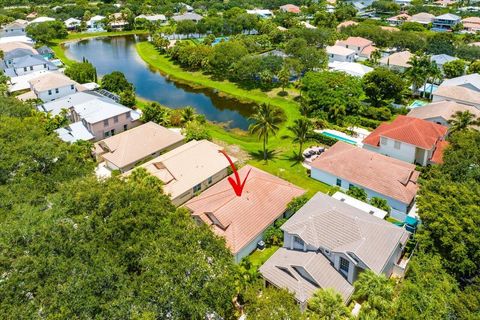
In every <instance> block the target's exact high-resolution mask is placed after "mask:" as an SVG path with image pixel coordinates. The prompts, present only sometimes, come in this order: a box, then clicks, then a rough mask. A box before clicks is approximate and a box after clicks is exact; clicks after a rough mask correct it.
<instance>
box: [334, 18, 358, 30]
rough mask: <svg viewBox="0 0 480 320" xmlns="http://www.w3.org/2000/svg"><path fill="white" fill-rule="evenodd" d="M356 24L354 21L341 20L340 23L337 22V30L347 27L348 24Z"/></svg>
mask: <svg viewBox="0 0 480 320" xmlns="http://www.w3.org/2000/svg"><path fill="white" fill-rule="evenodd" d="M356 25H358V22H355V21H352V20H348V21H343V22H342V23H339V24H338V26H337V30H339V29H341V28H346V27H349V26H356Z"/></svg>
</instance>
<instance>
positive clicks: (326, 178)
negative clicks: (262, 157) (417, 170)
mask: <svg viewBox="0 0 480 320" xmlns="http://www.w3.org/2000/svg"><path fill="white" fill-rule="evenodd" d="M311 177H312V178H313V179H315V180H318V181H322V182H324V183H326V184H329V185H331V186H336V185H337V178H338V177H336V176H334V175H331V174H329V173H327V172H324V171H321V170H319V169H317V168H313V167H312V170H311ZM350 184H352V185H354V186H356V187H360V188H362V189H364V190H365V192H366V193H367V195H368V198H372V197H379V198H382V199H385V200H387V202H388V204H389V205H390V207H392V208H393V209H396V210H398V211H400V212H403V213H407V210H408V204H406V203H402V202H400V201H398V200H396V199H392V198H390V197H388V196H385V195H383V194H380V193H378V192H376V191H373V190H370V189H368V188H365V187H364V186H361V185H358V184H355V183H351V182H350V181H348V180H345V179H341V186H340V188H342V189H344V190H348V188H349V185H350Z"/></svg>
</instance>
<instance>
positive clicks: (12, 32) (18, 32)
mask: <svg viewBox="0 0 480 320" xmlns="http://www.w3.org/2000/svg"><path fill="white" fill-rule="evenodd" d="M26 34H27V33H26V32H25V28H8V29H5V28H3V29H2V31H1V32H0V36H1V37H17V36H24V35H26Z"/></svg>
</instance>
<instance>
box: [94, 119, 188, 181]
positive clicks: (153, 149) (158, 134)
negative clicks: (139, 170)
mask: <svg viewBox="0 0 480 320" xmlns="http://www.w3.org/2000/svg"><path fill="white" fill-rule="evenodd" d="M184 143H185V141H184V136H182V135H181V134H180V133H176V132H174V131H172V130H170V129H167V128H165V127H162V126H161V125H159V124H156V123H154V122H147V123H145V124H142V125H140V126H138V127H136V128H133V129H130V130H127V131H124V132H121V133H119V134H116V135H114V136H111V137H109V138H106V139H104V140H101V141H99V142H97V143H95V145H94V155H95V157H96V158H97V161H99V162H103V161H105V163H106V166H107V167H108V168H109V169H111V170H120V171H121V172H126V171H128V170H131V169H133V167H135V166H136V165H137V164H138V163H139V162H142V161H145V159H148V158H155V157H158V156H159V155H160V154H161V153H164V152H167V151H170V150H172V149H175V148H176V147H179V146H181V145H182V144H184Z"/></svg>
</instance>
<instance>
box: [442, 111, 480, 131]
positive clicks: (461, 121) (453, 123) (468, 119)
mask: <svg viewBox="0 0 480 320" xmlns="http://www.w3.org/2000/svg"><path fill="white" fill-rule="evenodd" d="M448 123H449V124H450V133H454V132H458V131H463V130H465V129H467V128H468V127H470V126H475V125H480V119H475V115H474V114H473V113H471V112H470V111H457V112H455V114H454V115H453V116H452V118H451V119H450V120H448Z"/></svg>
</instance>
